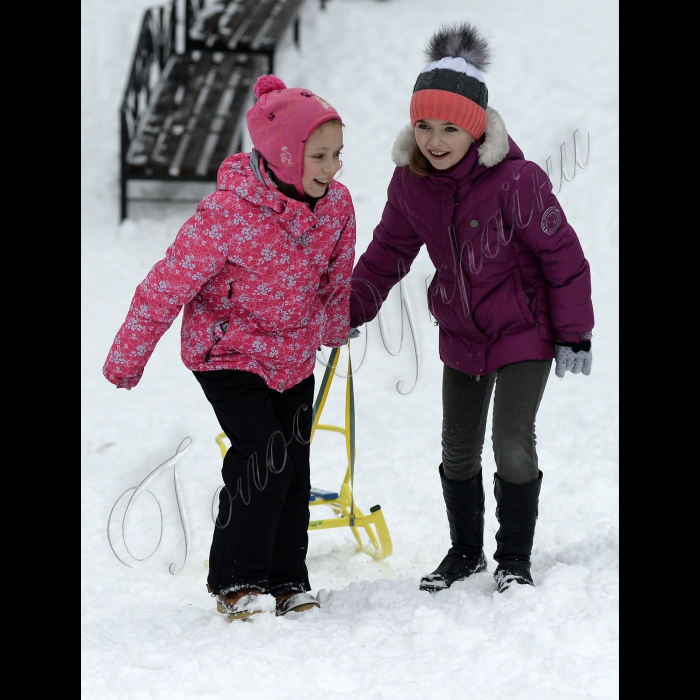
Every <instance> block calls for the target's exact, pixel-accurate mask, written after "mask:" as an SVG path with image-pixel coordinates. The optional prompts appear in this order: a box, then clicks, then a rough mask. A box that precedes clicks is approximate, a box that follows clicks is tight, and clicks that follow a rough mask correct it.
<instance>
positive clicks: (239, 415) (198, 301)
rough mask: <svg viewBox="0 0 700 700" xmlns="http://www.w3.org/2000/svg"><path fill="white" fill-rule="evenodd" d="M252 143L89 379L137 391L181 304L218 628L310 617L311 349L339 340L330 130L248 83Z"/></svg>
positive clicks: (349, 224)
mask: <svg viewBox="0 0 700 700" xmlns="http://www.w3.org/2000/svg"><path fill="white" fill-rule="evenodd" d="M254 92H255V96H256V98H257V102H256V103H255V105H254V106H253V107H252V108H251V109H250V110H249V112H248V113H247V115H246V116H247V122H248V130H249V133H250V136H251V139H252V141H253V144H254V150H253V151H252V152H251V153H237V154H235V155H232V156H230V157H229V158H227V159H226V160H225V161H224V162H223V163H222V165H221V167H220V168H219V173H218V183H217V190H216V191H215V192H213V193H212V194H210V195H208V196H207V197H205V198H204V199H203V200H202V201H201V202H200V203H199V205H198V206H197V210H196V212H195V214H194V215H193V216H192V217H190V218H189V219H188V220H187V221H186V222H185V223H184V224H183V226H182V227H181V229H180V231H179V232H178V234H177V237H176V238H175V241H174V242H173V244H172V245H171V246H170V247H169V248H168V250H167V253H166V256H165V258H164V259H163V260H160V261H159V262H157V263H156V264H155V265H154V266H153V268H152V269H151V271H150V272H149V273H148V275H147V277H146V278H145V279H144V280H143V282H141V284H140V285H139V286H138V288H137V289H136V292H135V294H134V297H133V300H132V302H131V306H130V308H129V312H128V314H127V317H126V320H125V321H124V323H123V325H122V327H121V329H120V330H119V332H118V333H117V336H116V338H115V339H114V343H113V345H112V347H111V349H110V351H109V355H108V357H107V360H106V362H105V364H104V367H103V373H104V375H105V377H106V378H107V379H108V380H109V381H110V382H112V383H113V384H115V385H116V386H117V387H118V388H125V389H131V388H132V387H134V386H136V385H137V384H138V382H139V381H140V379H141V377H142V375H143V371H144V368H145V366H146V363H147V361H148V359H149V357H150V356H151V353H152V352H153V349H154V348H155V345H156V343H157V342H158V340H159V339H160V338H161V336H162V335H163V334H164V333H165V331H166V330H167V329H168V328H169V327H170V325H171V323H172V322H173V320H174V319H175V318H176V317H177V315H178V314H179V312H180V310H181V308H182V307H183V306H184V312H183V319H182V331H181V338H182V360H183V362H184V364H185V366H186V367H187V368H188V369H190V370H192V371H193V373H194V376H195V378H196V379H197V380H198V381H199V383H200V384H201V386H202V389H203V390H204V393H205V395H206V397H207V399H208V400H209V401H210V403H211V404H212V407H213V409H214V411H215V413H216V416H217V419H218V420H219V423H220V424H221V427H222V429H223V430H224V432H225V433H226V435H227V437H228V438H229V441H230V444H231V446H230V448H229V450H228V452H227V454H226V457H225V459H224V464H223V469H222V475H223V479H224V485H225V488H224V489H222V491H221V496H220V502H219V517H218V519H217V522H216V527H215V530H214V537H213V542H212V547H211V552H210V557H209V577H208V585H207V587H208V589H209V590H210V592H211V593H212V594H213V595H215V596H216V597H217V609H218V610H219V612H221V613H222V614H224V615H226V616H227V617H229V618H231V619H233V618H238V617H247V616H248V615H250V614H252V613H253V612H257V611H259V610H262V609H266V601H269V600H271V599H270V598H268V596H267V595H266V594H270V595H272V596H274V598H275V599H276V600H275V601H274V607H275V609H276V611H277V613H278V614H284V613H286V612H288V611H289V610H296V611H299V610H303V609H307V608H309V607H314V606H317V605H318V602H317V601H316V599H315V598H313V596H311V595H309V594H308V593H307V592H308V591H309V590H310V585H309V581H308V573H307V569H306V563H305V561H306V551H307V546H308V534H307V529H308V522H309V509H308V502H309V492H310V476H309V444H308V443H309V436H310V430H311V413H312V406H313V397H314V375H313V370H314V365H315V359H316V351H317V349H318V348H320V346H321V345H326V346H329V347H337V346H340V345H343V344H344V343H345V342H347V337H348V333H349V331H350V325H349V303H348V302H349V279H350V275H351V272H352V267H353V263H354V255H355V214H354V209H353V204H352V199H351V197H350V193H349V192H348V190H347V188H346V187H344V186H343V185H342V184H340V183H339V182H336V181H335V180H334V179H333V178H334V176H335V175H336V173H337V172H338V170H339V169H340V166H341V163H340V151H341V149H342V146H343V135H342V120H341V119H340V116H339V114H338V113H337V112H336V111H335V110H334V109H333V107H331V105H329V104H328V103H327V102H326V101H325V100H323V99H322V98H320V97H318V96H317V95H315V94H314V93H312V92H311V91H309V90H305V89H302V88H287V87H286V86H285V84H284V83H283V82H282V81H281V80H280V79H279V78H277V77H275V76H273V75H267V76H262V77H261V78H259V79H258V81H257V83H256V85H255V88H254Z"/></svg>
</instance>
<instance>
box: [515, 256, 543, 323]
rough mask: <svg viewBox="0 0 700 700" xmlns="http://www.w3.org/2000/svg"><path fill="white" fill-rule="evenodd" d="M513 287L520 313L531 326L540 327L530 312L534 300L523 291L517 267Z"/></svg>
mask: <svg viewBox="0 0 700 700" xmlns="http://www.w3.org/2000/svg"><path fill="white" fill-rule="evenodd" d="M513 286H514V287H515V296H516V298H517V299H518V305H519V306H520V311H521V312H522V314H523V318H524V319H525V320H526V321H527V322H528V324H529V325H530V326H539V325H540V324H539V323H537V321H535V316H534V315H533V313H532V311H531V310H530V305H531V304H532V301H533V300H532V299H531V298H530V297H528V295H527V294H526V293H525V290H524V289H523V283H522V278H521V277H520V270H519V269H518V268H517V267H516V268H515V269H514V270H513Z"/></svg>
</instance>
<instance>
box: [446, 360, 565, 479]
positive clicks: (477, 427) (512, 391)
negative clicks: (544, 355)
mask: <svg viewBox="0 0 700 700" xmlns="http://www.w3.org/2000/svg"><path fill="white" fill-rule="evenodd" d="M551 367H552V360H527V361H525V362H514V363H513V364H510V365H506V366H505V367H501V368H499V369H497V370H495V371H493V372H491V374H488V375H486V376H484V377H481V378H480V380H479V381H476V379H475V378H474V377H472V376H470V375H469V374H464V373H463V372H460V371H459V370H456V369H453V368H452V367H448V366H447V365H445V366H444V370H443V374H442V466H443V470H444V472H445V476H446V477H447V478H448V479H452V480H453V481H464V480H466V479H470V478H471V477H473V476H476V474H478V473H479V471H480V470H481V453H482V450H483V448H484V435H485V433H486V420H487V416H488V410H489V404H490V402H491V394H492V393H493V387H494V385H495V386H496V393H495V398H494V402H493V434H492V439H493V452H494V456H495V458H496V470H497V472H498V476H499V477H500V478H501V479H503V480H504V481H507V482H509V483H511V484H527V483H529V482H531V481H535V479H537V478H538V476H539V467H538V464H537V451H536V449H535V445H536V438H535V417H536V416H537V409H538V408H539V406H540V400H541V399H542V394H543V392H544V388H545V386H546V384H547V379H548V377H549V371H550V369H551Z"/></svg>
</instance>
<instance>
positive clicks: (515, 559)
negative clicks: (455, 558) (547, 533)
mask: <svg viewBox="0 0 700 700" xmlns="http://www.w3.org/2000/svg"><path fill="white" fill-rule="evenodd" d="M493 476H494V479H493V484H494V486H493V490H494V493H495V495H496V518H497V519H498V523H499V525H500V527H499V528H498V532H497V533H496V552H495V553H494V555H493V558H494V559H495V560H496V561H497V562H498V566H497V567H496V571H495V572H494V574H493V577H494V579H496V585H497V586H498V592H499V593H503V591H505V590H506V589H507V588H508V587H509V586H510V585H511V584H513V583H519V584H526V585H530V586H534V585H535V584H534V583H533V582H532V576H531V575H530V554H531V553H532V542H533V540H534V539H535V523H536V522H537V504H538V502H539V498H540V488H541V487H542V472H540V473H539V476H538V477H537V479H535V481H531V482H530V483H529V484H509V483H508V482H506V481H503V479H501V478H500V477H499V476H498V474H494V475H493Z"/></svg>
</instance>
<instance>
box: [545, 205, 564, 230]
mask: <svg viewBox="0 0 700 700" xmlns="http://www.w3.org/2000/svg"><path fill="white" fill-rule="evenodd" d="M541 225H542V230H543V231H544V232H545V233H546V234H547V235H548V236H551V235H552V234H553V233H556V231H557V229H558V228H559V226H561V212H560V211H559V209H557V208H556V207H549V208H548V209H546V210H545V212H544V214H542V223H541Z"/></svg>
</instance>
